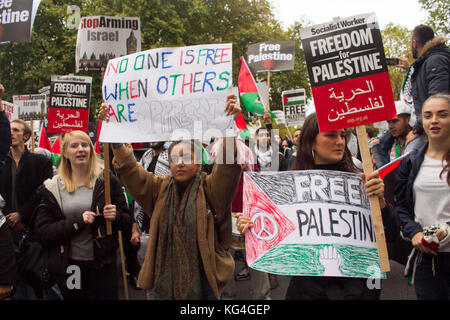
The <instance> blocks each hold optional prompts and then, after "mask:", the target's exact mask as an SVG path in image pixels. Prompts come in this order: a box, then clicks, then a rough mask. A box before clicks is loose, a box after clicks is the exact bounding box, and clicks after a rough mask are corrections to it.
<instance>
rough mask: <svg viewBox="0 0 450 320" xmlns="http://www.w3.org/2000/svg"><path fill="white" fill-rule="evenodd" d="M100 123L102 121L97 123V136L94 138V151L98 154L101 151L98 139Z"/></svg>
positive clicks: (100, 128) (100, 129)
mask: <svg viewBox="0 0 450 320" xmlns="http://www.w3.org/2000/svg"><path fill="white" fill-rule="evenodd" d="M102 123H103V121H99V122H98V125H97V138H96V140H95V153H96V154H97V155H99V154H100V153H101V151H100V141H98V139H99V138H100V132H101V131H102Z"/></svg>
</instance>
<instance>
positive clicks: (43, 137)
mask: <svg viewBox="0 0 450 320" xmlns="http://www.w3.org/2000/svg"><path fill="white" fill-rule="evenodd" d="M38 147H39V148H43V149H46V150H48V151H50V152H51V151H52V145H51V144H50V140H49V139H48V137H47V132H46V131H45V128H44V126H42V128H41V134H40V135H39V145H38Z"/></svg>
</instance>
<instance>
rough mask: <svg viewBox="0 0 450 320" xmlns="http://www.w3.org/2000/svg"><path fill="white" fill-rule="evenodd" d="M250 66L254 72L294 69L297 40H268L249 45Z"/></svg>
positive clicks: (248, 59)
mask: <svg viewBox="0 0 450 320" xmlns="http://www.w3.org/2000/svg"><path fill="white" fill-rule="evenodd" d="M247 57H248V58H247V61H248V67H249V68H250V70H251V71H252V73H253V74H256V73H258V72H277V71H286V70H294V59H295V42H293V41H267V42H261V43H256V44H252V45H249V46H248V50H247Z"/></svg>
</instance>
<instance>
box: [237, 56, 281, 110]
mask: <svg viewBox="0 0 450 320" xmlns="http://www.w3.org/2000/svg"><path fill="white" fill-rule="evenodd" d="M238 87H239V93H240V97H241V100H242V102H243V103H244V106H245V109H247V111H248V112H253V113H257V114H260V115H264V111H265V110H266V107H265V106H264V103H263V102H262V99H261V98H260V94H259V90H258V87H257V86H256V82H255V78H253V75H252V73H251V71H250V69H249V68H248V66H247V63H246V62H245V59H244V58H243V57H241V70H240V71H239V78H238ZM268 111H269V113H270V114H271V116H272V118H276V116H275V115H274V114H273V113H272V112H271V111H270V110H268Z"/></svg>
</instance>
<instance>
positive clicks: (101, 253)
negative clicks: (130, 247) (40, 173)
mask: <svg viewBox="0 0 450 320" xmlns="http://www.w3.org/2000/svg"><path fill="white" fill-rule="evenodd" d="M57 179H58V176H55V177H54V178H53V179H51V180H47V181H46V182H45V183H44V185H43V186H42V187H40V188H39V191H38V192H39V196H40V198H41V202H40V204H39V206H38V210H37V213H36V219H35V223H34V231H33V235H34V237H35V239H37V240H38V241H39V242H41V243H42V244H43V245H44V246H45V247H46V248H47V250H48V252H49V269H50V272H51V273H52V275H54V276H55V278H56V280H57V281H58V283H63V284H64V283H65V279H66V277H67V273H66V271H67V270H66V269H67V266H68V260H69V250H70V240H71V238H72V237H73V236H74V235H76V234H77V233H79V232H80V230H82V229H83V228H85V227H88V226H87V225H86V224H84V222H83V218H82V212H80V215H79V216H78V217H77V218H74V219H71V218H66V216H65V215H64V214H63V212H62V210H61V206H60V196H59V190H58V185H57ZM110 181H111V183H110V185H111V204H114V205H116V219H115V221H114V222H113V223H112V230H113V235H112V236H105V235H106V222H105V219H104V218H103V216H98V217H96V218H95V222H94V223H93V224H91V225H89V227H90V228H91V231H92V235H93V239H94V241H93V242H92V245H93V247H94V265H95V266H97V267H102V266H104V265H107V264H110V263H115V261H116V250H117V247H118V241H117V238H118V237H117V235H118V234H117V231H118V230H126V229H127V228H131V213H130V212H129V209H128V206H127V202H126V199H125V194H124V192H123V190H122V187H121V185H120V182H119V180H118V179H117V178H116V177H115V176H114V175H112V174H111V179H110ZM104 186H105V185H104V179H103V176H100V177H99V178H97V180H96V182H95V185H94V192H93V197H92V202H91V211H92V212H96V210H97V207H98V210H99V212H100V213H101V212H103V207H104V206H105V192H104ZM99 231H100V234H101V235H102V237H101V238H98V232H99Z"/></svg>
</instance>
